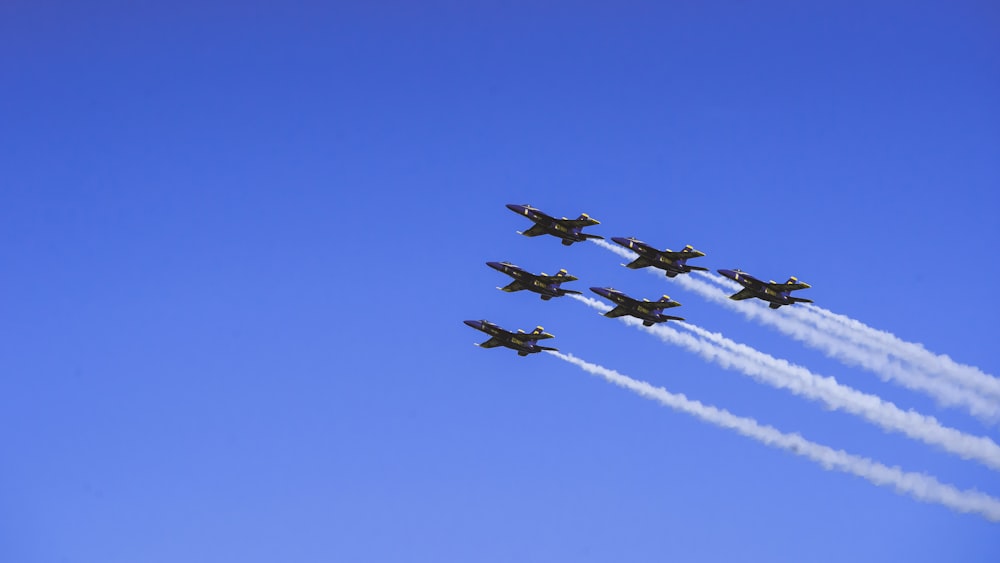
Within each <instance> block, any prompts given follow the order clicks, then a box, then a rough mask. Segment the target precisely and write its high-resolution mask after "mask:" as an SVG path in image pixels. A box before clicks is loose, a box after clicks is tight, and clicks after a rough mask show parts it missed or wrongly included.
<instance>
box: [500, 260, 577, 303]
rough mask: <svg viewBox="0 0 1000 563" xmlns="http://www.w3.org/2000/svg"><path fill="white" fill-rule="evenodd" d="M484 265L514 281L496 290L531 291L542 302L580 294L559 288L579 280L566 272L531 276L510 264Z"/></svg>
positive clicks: (529, 273)
mask: <svg viewBox="0 0 1000 563" xmlns="http://www.w3.org/2000/svg"><path fill="white" fill-rule="evenodd" d="M486 265H487V266H489V267H490V268H493V269H494V270H496V271H498V272H503V273H505V274H507V275H508V276H510V277H512V278H514V281H512V282H510V283H509V284H507V285H505V286H503V287H498V288H497V289H500V290H503V291H508V292H510V291H521V290H522V289H527V290H528V291H533V292H535V293H537V294H539V295H541V297H542V300H543V301H548V300H549V299H552V298H553V297H562V296H563V295H566V294H567V293H576V294H579V293H580V292H579V291H574V290H572V289H562V288H561V287H559V286H560V285H561V284H562V283H564V282H568V281H575V280H577V279H579V278H577V277H576V276H571V275H569V274H568V273H567V272H566V270H559V272H557V273H556V275H554V276H550V275H548V274H546V273H545V272H542V273H541V274H532V273H531V272H528V271H525V270H523V269H521V268H519V267H517V266H515V265H513V264H511V263H510V262H487V263H486Z"/></svg>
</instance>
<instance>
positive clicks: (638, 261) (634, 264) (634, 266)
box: [625, 256, 653, 270]
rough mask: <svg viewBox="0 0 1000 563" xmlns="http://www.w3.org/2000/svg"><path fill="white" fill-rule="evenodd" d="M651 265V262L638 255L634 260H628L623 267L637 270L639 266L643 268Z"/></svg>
mask: <svg viewBox="0 0 1000 563" xmlns="http://www.w3.org/2000/svg"><path fill="white" fill-rule="evenodd" d="M652 265H653V264H652V263H651V262H650V261H649V260H646V259H645V258H643V257H642V256H640V257H638V258H636V259H635V260H633V261H631V262H629V263H628V264H625V267H626V268H631V269H633V270H638V269H639V268H645V267H646V266H652Z"/></svg>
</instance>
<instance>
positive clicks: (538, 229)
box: [521, 223, 547, 237]
mask: <svg viewBox="0 0 1000 563" xmlns="http://www.w3.org/2000/svg"><path fill="white" fill-rule="evenodd" d="M546 232H547V231H546V230H545V227H543V226H541V225H539V224H537V223H536V224H534V225H532V226H531V228H530V229H528V230H527V231H523V232H521V234H522V235H524V236H526V237H537V236H539V235H544V234H545V233H546Z"/></svg>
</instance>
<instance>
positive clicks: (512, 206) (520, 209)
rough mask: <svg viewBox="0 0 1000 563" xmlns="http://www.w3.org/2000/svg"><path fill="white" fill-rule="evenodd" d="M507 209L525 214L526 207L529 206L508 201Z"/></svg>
mask: <svg viewBox="0 0 1000 563" xmlns="http://www.w3.org/2000/svg"><path fill="white" fill-rule="evenodd" d="M507 209H510V210H511V211H513V212H514V213H520V214H522V215H523V214H524V211H525V209H527V208H526V207H525V206H523V205H517V204H516V203H508V204H507Z"/></svg>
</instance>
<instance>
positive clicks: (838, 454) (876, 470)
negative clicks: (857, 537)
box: [549, 352, 1000, 522]
mask: <svg viewBox="0 0 1000 563" xmlns="http://www.w3.org/2000/svg"><path fill="white" fill-rule="evenodd" d="M549 354H552V355H553V356H555V357H557V358H559V359H560V360H563V361H565V362H569V363H571V364H573V365H576V366H578V367H580V368H582V369H583V370H584V371H586V372H588V373H591V374H594V375H598V376H600V377H603V378H604V379H605V380H607V381H609V382H611V383H614V384H615V385H618V386H620V387H624V388H626V389H628V390H630V391H633V392H635V393H637V394H639V395H641V396H643V397H646V398H647V399H652V400H655V401H658V402H659V403H661V404H663V405H666V406H668V407H670V408H672V409H675V410H678V411H681V412H685V413H688V414H691V415H694V416H696V417H698V418H700V419H701V420H704V421H705V422H709V423H711V424H714V425H716V426H720V427H722V428H729V429H732V430H735V431H736V432H738V433H740V434H742V435H744V436H747V437H748V438H753V439H754V440H757V441H758V442H761V443H763V444H765V445H768V446H771V447H775V448H780V449H783V450H786V451H789V452H792V453H794V454H796V455H800V456H803V457H806V458H808V459H811V460H812V461H815V462H816V463H819V464H820V465H822V466H823V467H824V468H825V469H832V470H837V471H842V472H844V473H850V474H853V475H857V476H859V477H862V478H864V479H867V480H868V481H870V482H871V483H873V484H875V485H878V486H887V485H888V486H891V487H893V488H894V489H895V490H896V491H897V492H899V493H904V494H908V495H910V496H911V497H913V498H915V499H917V500H920V501H923V502H930V503H937V504H941V505H944V506H947V507H949V508H951V509H953V510H956V511H958V512H966V513H974V514H979V515H981V516H983V517H984V518H986V519H987V520H990V521H992V522H1000V499H996V498H994V497H991V496H989V495H987V494H985V493H981V492H979V491H976V490H964V491H963V490H959V489H958V488H956V487H954V486H952V485H948V484H945V483H941V482H940V481H938V480H937V479H935V478H934V477H931V476H930V475H926V474H923V473H913V472H904V471H903V470H901V469H900V468H899V467H889V466H887V465H883V464H881V463H878V462H876V461H873V460H871V459H869V458H865V457H861V456H857V455H853V454H849V453H847V452H845V451H843V450H835V449H833V448H831V447H829V446H824V445H821V444H817V443H815V442H810V441H809V440H806V439H805V438H803V437H802V436H800V435H798V434H786V433H784V432H781V431H780V430H778V429H776V428H774V427H773V426H766V425H762V424H760V423H759V422H757V421H756V420H754V419H752V418H746V417H741V416H736V415H734V414H732V413H730V412H729V411H726V410H723V409H720V408H717V407H713V406H711V405H705V404H702V403H701V402H699V401H695V400H691V399H688V398H687V397H685V396H684V395H682V394H678V393H671V392H669V391H667V390H666V389H664V388H662V387H654V386H652V385H650V384H649V383H646V382H643V381H637V380H634V379H632V378H630V377H627V376H625V375H622V374H620V373H618V372H616V371H614V370H610V369H608V368H605V367H603V366H599V365H597V364H592V363H590V362H586V361H584V360H581V359H579V358H577V357H575V356H573V355H571V354H562V353H559V352H549Z"/></svg>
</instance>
